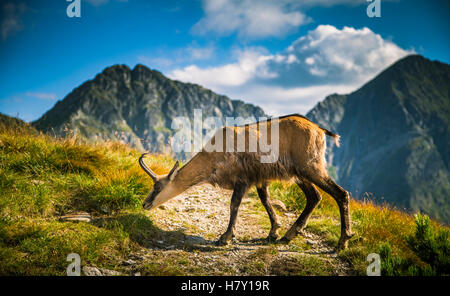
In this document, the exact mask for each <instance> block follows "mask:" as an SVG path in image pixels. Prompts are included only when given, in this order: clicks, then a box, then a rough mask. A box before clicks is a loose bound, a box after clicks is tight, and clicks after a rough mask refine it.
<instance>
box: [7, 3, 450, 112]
mask: <svg viewBox="0 0 450 296" xmlns="http://www.w3.org/2000/svg"><path fill="white" fill-rule="evenodd" d="M69 4H70V2H66V1H65V0H41V1H25V0H23V1H21V0H16V1H4V0H2V1H0V9H1V17H0V26H1V39H0V65H1V67H0V85H1V87H0V112H2V113H6V114H9V115H12V116H19V117H20V118H22V119H24V120H26V121H31V120H36V119H37V118H39V117H40V116H41V115H42V114H43V113H44V112H45V111H47V110H48V109H50V108H51V107H52V106H53V105H54V104H55V103H56V101H57V100H61V99H63V98H64V96H65V95H67V94H68V93H69V92H70V91H71V90H72V89H73V88H75V87H77V86H78V85H80V84H81V83H83V82H84V81H86V80H88V79H91V78H93V77H94V76H95V75H96V74H97V73H99V72H101V71H102V70H103V69H104V68H106V67H108V66H111V65H113V64H118V63H119V64H127V65H129V66H130V67H134V66H135V65H136V64H138V63H141V64H144V65H146V66H148V67H150V68H152V69H157V70H160V71H161V72H163V73H164V74H165V75H167V76H169V77H171V78H173V79H178V80H182V81H188V82H194V83H199V84H201V85H203V86H205V87H208V88H211V89H213V90H214V91H216V92H219V93H221V94H225V95H228V96H230V97H231V98H233V99H242V100H244V101H247V102H251V103H255V104H258V105H260V106H262V107H263V109H264V110H265V111H266V112H267V113H268V114H271V115H278V114H285V113H293V112H299V113H306V112H307V111H308V110H309V109H310V108H311V107H313V106H314V104H316V103H317V102H318V101H320V100H322V99H324V97H325V96H326V95H328V94H331V93H334V92H338V93H346V92H350V91H352V90H355V89H356V88H357V87H359V86H361V85H362V84H363V83H364V82H366V81H368V80H370V79H371V78H373V76H374V75H376V74H377V73H379V72H380V71H381V70H382V69H384V68H385V67H387V66H388V65H390V64H391V63H392V62H394V61H395V60H397V59H399V58H401V57H403V56H405V55H408V54H411V53H419V54H422V55H424V56H425V57H427V58H430V59H433V60H434V59H437V60H440V61H443V62H446V63H449V61H450V54H449V52H450V50H449V49H450V48H449V44H450V42H449V41H450V40H449V36H450V34H449V28H450V24H449V20H448V12H449V11H450V10H449V1H439V0H431V1H422V0H397V1H394V0H391V1H388V0H381V17H380V18H369V17H368V16H367V14H366V8H367V5H368V4H369V3H368V2H366V1H364V0H315V1H314V0H297V1H294V0H278V1H269V0H241V1H233V0H230V1H223V0H204V1H175V0H173V1H171V0H166V1H150V0H148V1H143V0H142V1H140V0H128V1H126V0H81V18H69V17H67V15H66V8H67V6H68V5H69Z"/></svg>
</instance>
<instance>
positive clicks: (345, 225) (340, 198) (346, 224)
mask: <svg viewBox="0 0 450 296" xmlns="http://www.w3.org/2000/svg"><path fill="white" fill-rule="evenodd" d="M310 180H311V181H312V182H313V183H314V184H315V185H317V186H318V187H320V188H321V189H322V190H324V191H325V192H327V193H328V194H330V195H331V196H332V197H333V198H334V199H335V200H336V202H337V204H338V206H339V212H340V216H341V237H340V238H339V242H338V245H337V249H346V248H347V246H348V241H349V240H350V239H351V238H352V237H353V235H354V234H353V233H352V231H351V221H350V209H349V201H350V196H349V194H348V192H347V191H346V190H345V189H344V188H342V187H341V186H339V185H337V184H336V182H334V181H333V179H331V178H330V177H329V176H319V175H314V176H311V178H310Z"/></svg>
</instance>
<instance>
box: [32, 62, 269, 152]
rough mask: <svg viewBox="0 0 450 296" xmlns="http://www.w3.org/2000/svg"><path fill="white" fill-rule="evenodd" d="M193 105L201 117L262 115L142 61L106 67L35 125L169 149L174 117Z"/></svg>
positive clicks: (185, 113)
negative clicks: (170, 76)
mask: <svg viewBox="0 0 450 296" xmlns="http://www.w3.org/2000/svg"><path fill="white" fill-rule="evenodd" d="M194 109H201V110H202V112H203V118H205V117H207V116H214V117H218V118H220V119H222V120H223V122H224V119H225V117H238V116H242V117H250V116H254V117H255V118H258V117H260V116H264V112H263V111H262V109H260V108H259V107H256V106H253V105H251V104H246V103H244V102H242V101H238V100H230V99H229V98H227V97H226V96H221V95H218V94H216V93H214V92H212V91H210V90H208V89H205V88H203V87H201V86H199V85H195V84H190V83H182V82H179V81H174V80H171V79H169V78H167V77H165V76H164V75H162V74H161V73H160V72H158V71H155V70H150V69H149V68H147V67H145V66H143V65H137V66H136V67H135V68H134V69H130V68H129V67H128V66H126V65H115V66H112V67H109V68H106V69H105V70H104V71H103V72H102V73H100V74H98V75H97V76H96V77H95V78H94V79H93V80H89V81H87V82H85V83H83V84H82V85H80V86H79V87H77V88H75V89H74V90H73V91H72V92H71V93H70V94H68V95H67V96H66V97H65V98H64V99H63V100H61V101H59V102H57V103H56V105H55V106H54V107H53V108H52V109H51V110H49V111H48V112H47V113H45V114H44V115H43V116H42V117H41V118H40V119H38V120H37V121H35V122H33V125H34V126H35V127H36V128H37V129H38V130H41V131H44V132H45V131H55V132H56V134H58V135H64V134H65V133H66V132H67V130H72V131H74V132H75V133H78V134H80V135H82V136H84V137H86V138H88V139H94V140H96V139H103V140H119V141H121V142H122V143H127V144H130V145H131V146H132V147H136V148H137V149H140V150H144V149H145V150H148V151H152V152H163V151H170V150H169V144H168V142H169V137H170V136H172V135H173V133H174V131H173V129H172V128H171V124H172V120H173V119H174V118H175V117H177V116H186V117H188V118H190V119H191V121H192V120H193V118H192V116H193V114H194Z"/></svg>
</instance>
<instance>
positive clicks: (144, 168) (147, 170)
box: [139, 153, 157, 181]
mask: <svg viewBox="0 0 450 296" xmlns="http://www.w3.org/2000/svg"><path fill="white" fill-rule="evenodd" d="M147 154H149V153H144V154H142V155H141V157H139V165H140V166H141V168H142V169H143V170H144V172H146V173H147V174H148V175H149V176H150V178H152V179H153V181H156V179H157V176H156V174H155V173H154V172H153V171H152V170H151V169H150V168H149V167H148V166H147V164H146V163H145V162H144V156H145V155H147Z"/></svg>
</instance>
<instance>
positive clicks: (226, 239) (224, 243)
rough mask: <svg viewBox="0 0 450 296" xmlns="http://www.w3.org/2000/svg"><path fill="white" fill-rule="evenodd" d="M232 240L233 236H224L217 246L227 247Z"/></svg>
mask: <svg viewBox="0 0 450 296" xmlns="http://www.w3.org/2000/svg"><path fill="white" fill-rule="evenodd" d="M231 239H232V236H230V237H228V236H224V235H222V236H221V237H220V238H219V240H218V241H217V242H216V245H218V246H226V245H228V243H229V242H230V241H231Z"/></svg>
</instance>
